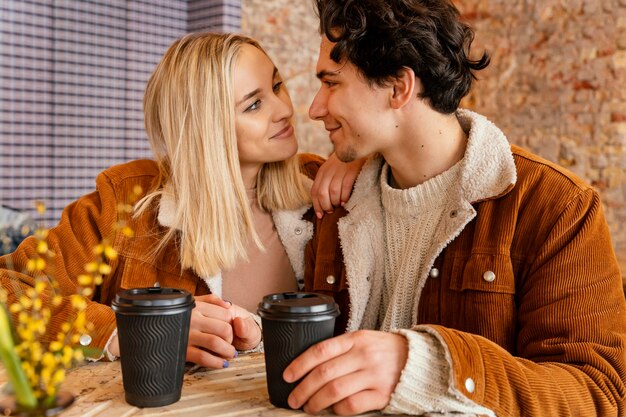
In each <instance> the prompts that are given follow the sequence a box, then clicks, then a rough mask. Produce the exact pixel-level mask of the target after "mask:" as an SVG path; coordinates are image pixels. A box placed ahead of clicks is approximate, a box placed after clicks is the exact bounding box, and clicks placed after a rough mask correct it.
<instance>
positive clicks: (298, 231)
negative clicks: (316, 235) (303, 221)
mask: <svg viewBox="0 0 626 417" xmlns="http://www.w3.org/2000/svg"><path fill="white" fill-rule="evenodd" d="M294 233H295V234H297V235H301V234H302V228H300V227H296V229H295V230H294Z"/></svg>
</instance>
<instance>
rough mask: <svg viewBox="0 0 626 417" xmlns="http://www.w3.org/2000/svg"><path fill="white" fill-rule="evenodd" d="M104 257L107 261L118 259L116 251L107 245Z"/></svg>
mask: <svg viewBox="0 0 626 417" xmlns="http://www.w3.org/2000/svg"><path fill="white" fill-rule="evenodd" d="M104 256H106V257H107V259H111V260H113V259H117V251H116V250H115V249H113V247H112V246H109V245H107V246H106V247H105V248H104Z"/></svg>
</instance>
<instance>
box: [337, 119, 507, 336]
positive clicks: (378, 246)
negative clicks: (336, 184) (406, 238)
mask: <svg viewBox="0 0 626 417" xmlns="http://www.w3.org/2000/svg"><path fill="white" fill-rule="evenodd" d="M457 118H458V119H459V122H460V123H461V126H462V127H463V129H464V130H465V131H466V132H469V136H468V143H467V147H466V150H465V156H464V158H463V161H461V166H460V174H459V180H458V182H457V183H456V184H454V187H455V189H454V190H453V191H451V193H452V194H451V195H453V196H455V197H454V198H453V199H451V201H450V207H449V210H450V213H454V215H450V216H446V217H445V220H444V221H442V222H441V223H440V224H438V225H437V235H436V236H434V238H433V242H432V245H431V247H430V248H428V251H427V253H426V256H425V258H424V261H425V262H426V263H428V265H432V263H433V262H434V260H435V258H436V257H437V255H438V254H439V253H441V251H442V250H443V249H444V248H445V246H446V245H447V244H448V243H449V242H450V241H452V240H453V239H454V238H455V237H456V236H458V234H459V233H461V231H462V230H463V228H464V227H465V225H467V223H469V222H470V221H471V220H472V219H473V218H474V216H475V215H476V211H475V210H474V208H473V207H472V203H474V202H478V201H482V200H486V199H490V198H496V197H499V196H501V195H503V194H505V193H506V192H507V191H509V190H510V189H511V188H513V186H514V184H515V181H516V179H517V174H516V169H515V162H514V160H513V154H512V152H511V148H510V145H509V143H508V141H507V139H506V137H505V136H504V134H503V133H502V131H500V129H498V128H497V127H496V126H495V125H493V124H492V123H491V122H490V121H488V120H487V119H486V118H485V117H483V116H481V115H479V114H476V113H474V112H471V111H468V110H459V111H458V112H457ZM383 162H384V161H383V158H382V157H380V156H375V157H372V158H370V159H369V160H368V161H367V162H366V163H365V165H363V168H362V170H361V173H360V174H359V177H358V178H357V180H356V183H355V185H354V190H353V192H352V196H351V197H350V200H348V202H347V203H346V206H345V207H346V210H347V211H348V214H347V215H346V216H345V217H343V218H342V219H341V220H340V221H339V225H338V227H339V240H340V242H341V249H342V252H343V255H344V264H345V270H346V277H347V281H348V292H349V295H350V313H349V318H348V325H347V330H348V331H350V330H356V329H359V328H361V329H373V328H375V327H376V325H377V320H378V311H379V308H380V304H381V302H382V290H383V281H384V236H385V231H384V221H383V216H384V213H383V208H382V204H381V191H380V173H381V167H382V164H383ZM418 292H419V291H418ZM416 305H417V304H416ZM414 315H415V316H416V315H417V309H415V311H414Z"/></svg>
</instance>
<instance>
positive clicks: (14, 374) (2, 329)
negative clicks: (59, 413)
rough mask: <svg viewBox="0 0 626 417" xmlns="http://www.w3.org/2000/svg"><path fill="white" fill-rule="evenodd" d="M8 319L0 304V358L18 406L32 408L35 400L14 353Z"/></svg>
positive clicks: (35, 403)
mask: <svg viewBox="0 0 626 417" xmlns="http://www.w3.org/2000/svg"><path fill="white" fill-rule="evenodd" d="M9 320H10V319H9V316H8V314H7V312H6V310H5V309H4V307H3V306H1V305H0V360H2V363H4V366H5V367H6V370H7V374H8V377H9V381H10V383H11V386H12V387H13V391H14V392H15V400H16V401H17V403H18V404H19V405H20V406H22V407H24V408H29V409H32V408H35V406H36V405H37V400H36V398H35V394H34V393H33V390H32V389H31V387H30V385H28V380H27V379H26V375H25V374H24V370H23V369H22V366H21V365H20V360H19V359H18V357H17V354H16V353H15V345H14V344H13V335H12V333H11V324H10V321H9Z"/></svg>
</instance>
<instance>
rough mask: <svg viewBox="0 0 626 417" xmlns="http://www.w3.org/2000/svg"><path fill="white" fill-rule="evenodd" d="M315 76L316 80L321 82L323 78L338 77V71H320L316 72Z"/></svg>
mask: <svg viewBox="0 0 626 417" xmlns="http://www.w3.org/2000/svg"><path fill="white" fill-rule="evenodd" d="M315 75H316V76H317V78H319V79H320V80H321V79H322V78H324V77H336V76H337V75H339V71H327V70H321V71H320V72H318V73H317V74H315Z"/></svg>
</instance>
